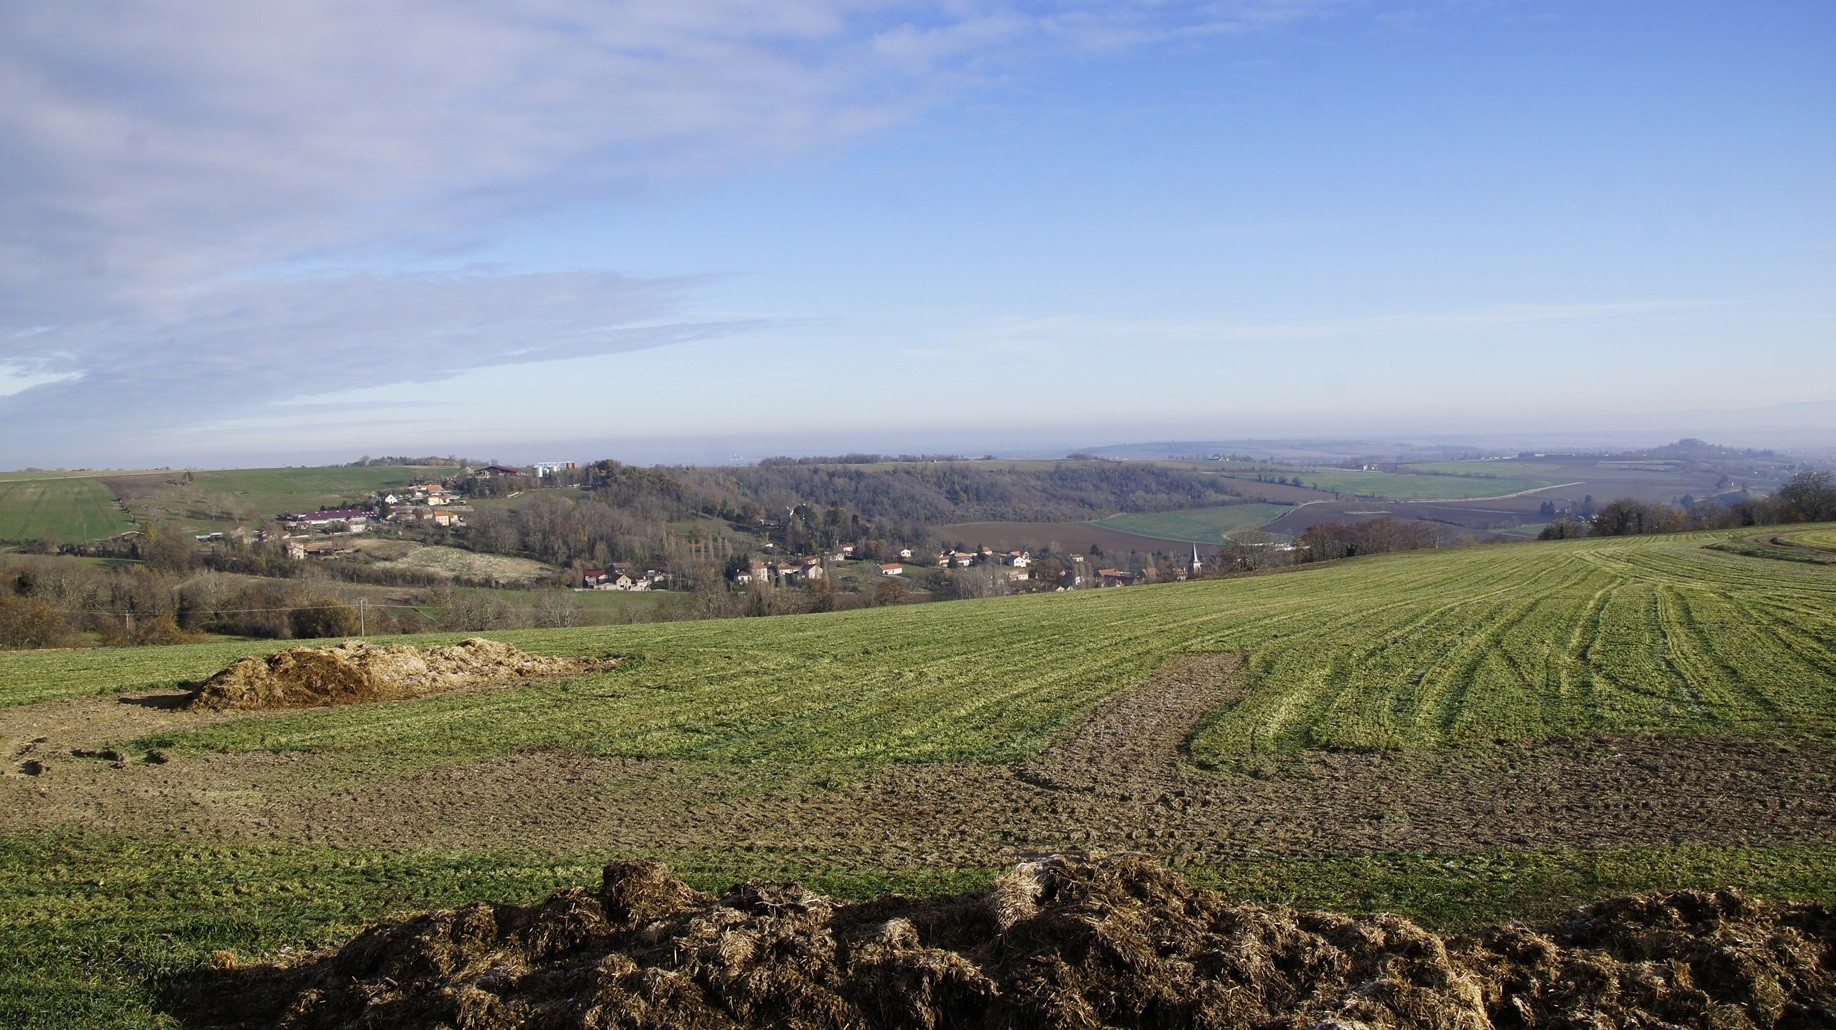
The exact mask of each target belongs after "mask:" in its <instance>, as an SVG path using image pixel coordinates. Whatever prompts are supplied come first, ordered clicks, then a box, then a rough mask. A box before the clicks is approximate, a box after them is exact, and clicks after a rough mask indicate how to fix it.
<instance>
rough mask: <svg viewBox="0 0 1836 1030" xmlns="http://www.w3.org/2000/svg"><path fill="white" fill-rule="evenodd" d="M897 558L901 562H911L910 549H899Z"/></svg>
mask: <svg viewBox="0 0 1836 1030" xmlns="http://www.w3.org/2000/svg"><path fill="white" fill-rule="evenodd" d="M899 558H900V560H902V561H911V560H912V549H911V548H909V547H901V548H899Z"/></svg>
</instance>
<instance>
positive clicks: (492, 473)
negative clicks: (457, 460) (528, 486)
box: [472, 464, 525, 479]
mask: <svg viewBox="0 0 1836 1030" xmlns="http://www.w3.org/2000/svg"><path fill="white" fill-rule="evenodd" d="M524 474H525V473H524V472H523V470H522V469H519V468H513V467H512V466H509V465H497V464H491V465H486V466H485V467H483V468H477V469H473V470H472V478H474V479H496V478H498V477H500V476H521V475H524Z"/></svg>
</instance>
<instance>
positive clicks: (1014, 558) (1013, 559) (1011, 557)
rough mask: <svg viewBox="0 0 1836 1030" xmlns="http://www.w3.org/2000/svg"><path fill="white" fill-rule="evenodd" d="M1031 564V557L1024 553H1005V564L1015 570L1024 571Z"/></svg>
mask: <svg viewBox="0 0 1836 1030" xmlns="http://www.w3.org/2000/svg"><path fill="white" fill-rule="evenodd" d="M1032 563H1033V556H1032V555H1031V554H1030V553H1028V552H1026V551H1009V552H1007V560H1006V562H1005V564H1008V565H1012V566H1013V567H1014V568H1016V569H1024V568H1026V567H1027V566H1028V565H1031V564H1032Z"/></svg>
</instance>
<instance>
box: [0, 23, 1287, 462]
mask: <svg viewBox="0 0 1836 1030" xmlns="http://www.w3.org/2000/svg"><path fill="white" fill-rule="evenodd" d="M1319 7H1320V5H1319V4H1316V3H1310V2H1300V0H1286V2H1283V0H1241V2H1235V3H1217V2H1202V0H1198V2H1190V0H1189V2H1139V0H1117V2H1110V3H1080V4H1073V5H1070V6H1065V5H1060V4H1044V3H1029V2H993V0H945V2H941V3H916V2H894V3H891V4H884V3H868V2H865V0H783V2H780V3H774V4H765V5H760V4H756V3H749V2H741V0H700V2H696V3H680V2H676V0H613V2H601V0H480V2H477V3H469V4H462V5H455V4H449V3H442V2H438V0H383V2H373V0H327V2H324V3H312V4H291V5H288V4H282V5H274V4H248V3H242V2H235V0H146V2H142V3H133V4H117V3H112V2H107V0H66V2H59V3H19V4H5V5H0V139H3V140H5V141H6V144H5V151H4V154H3V155H0V196H4V197H5V202H4V203H0V398H4V401H3V402H0V431H3V432H7V433H11V434H14V435H13V438H14V439H15V440H20V439H22V437H21V436H20V435H19V434H21V433H24V432H27V431H28V430H30V431H32V432H38V433H43V434H52V433H56V434H61V435H62V436H64V437H69V436H72V435H81V434H82V433H84V432H89V433H91V435H95V436H98V437H107V436H108V435H111V434H118V433H120V432H121V431H122V429H123V427H125V426H129V425H136V424H145V422H146V421H147V420H162V421H163V422H164V423H165V424H179V423H180V422H183V421H186V420H194V419H195V418H196V417H198V414H199V411H200V409H202V408H215V407H218V406H225V405H227V406H234V407H239V408H248V407H256V406H259V405H262V404H267V403H270V402H273V401H276V400H280V399H284V398H287V397H293V396H297V395H299V394H300V393H302V392H305V391H306V390H307V389H308V388H309V386H310V385H312V384H315V383H318V382H322V381H323V380H325V379H327V378H337V377H345V378H351V379H357V378H364V377H369V378H371V379H372V380H374V381H379V382H402V381H407V380H411V379H426V378H429V377H436V376H440V375H443V374H448V373H450V372H453V371H455V370H461V369H465V368H476V367H482V366H484V365H488V364H492V363H502V362H504V361H534V360H544V359H548V358H553V357H556V356H563V355H578V354H586V353H610V352H614V351H617V350H621V349H629V348H631V347H653V346H661V345H665V344H667V343H668V342H669V341H671V340H674V339H681V338H690V337H699V336H701V335H704V334H708V333H727V332H734V331H738V330H739V329H741V328H743V327H744V325H745V323H743V322H736V321H733V320H726V319H721V320H717V322H716V323H715V324H711V325H704V324H698V320H697V319H695V318H693V317H691V316H688V315H685V314H684V313H683V312H684V310H685V305H684V303H683V296H684V293H685V291H686V290H688V289H690V288H691V287H692V285H693V284H692V283H690V282H687V281H678V282H668V283H660V282H654V281H643V280H637V279H632V278H629V277H625V276H620V275H616V274H613V273H611V272H605V271H589V272H582V273H578V274H570V275H515V274H503V273H501V272H493V271H490V270H477V269H473V270H468V271H466V272H464V273H461V274H452V275H445V276H439V275H410V274H396V275H387V274H377V275H371V274H361V273H336V274H323V275H318V276H315V277H308V278H302V277H299V276H295V275H287V274H284V273H286V272H287V271H288V270H297V269H299V268H302V267H327V266H337V267H343V268H353V267H355V268H382V269H401V268H417V269H418V268H426V267H428V266H430V265H433V264H439V263H451V262H453V261H457V260H463V259H464V255H465V254H467V253H469V252H475V251H476V249H477V248H478V247H480V246H481V245H484V244H488V243H489V242H490V241H491V240H492V239H493V238H494V237H495V236H496V235H497V234H499V233H501V232H502V231H503V226H504V225H505V224H507V220H510V219H514V218H517V217H519V216H522V215H526V214H528V213H531V212H534V211H539V210H541V209H542V208H543V206H544V205H547V204H551V203H554V202H557V200H561V201H567V200H576V201H577V200H580V199H582V198H594V197H605V196H619V195H625V194H630V193H633V192H636V191H642V190H644V189H646V188H647V185H648V184H650V183H654V182H658V181H666V180H669V179H671V178H673V177H677V176H682V175H688V174H702V173H707V172H709V171H720V170H725V169H734V168H740V167H745V166H749V165H751V164H754V163H757V162H759V161H762V160H763V161H770V160H774V159H777V158H779V157H781V156H784V155H791V154H796V153H800V152H804V151H807V150H810V149H811V148H818V147H823V146H828V145H833V144H835V143H838V142H841V141H845V140H848V139H851V138H854V137H856V136H859V135H860V134H863V133H868V132H872V131H874V130H876V129H878V128H881V127H883V126H886V125H888V124H891V123H894V122H897V121H899V120H901V119H904V118H907V117H909V116H910V115H911V114H912V113H913V112H915V111H920V110H923V109H924V108H926V107H927V106H928V105H931V104H934V103H936V102H938V100H939V99H940V98H942V97H945V96H948V95H950V94H951V92H952V91H953V90H958V89H961V88H964V84H965V83H967V82H973V81H980V80H981V78H982V76H983V73H985V72H986V71H987V70H988V69H990V68H999V67H1002V66H1004V65H1005V64H1008V63H1011V62H1019V61H1025V60H1032V59H1038V58H1040V57H1042V56H1045V55H1050V54H1053V53H1061V52H1063V51H1065V50H1066V49H1084V50H1092V49H1102V48H1109V47H1116V46H1124V45H1135V44H1139V43H1142V42H1145V41H1155V40H1165V39H1170V38H1175V37H1177V36H1179V35H1182V34H1190V33H1204V32H1212V31H1221V30H1224V29H1228V28H1241V27H1245V26H1254V25H1257V24H1263V23H1266V22H1269V21H1272V20H1281V19H1285V18H1290V17H1294V16H1298V15H1302V14H1307V13H1311V12H1315V11H1317V10H1318V9H1319ZM46 420H51V422H52V423H53V426H52V427H47V426H46ZM135 420H141V422H139V423H137V422H136V421H135Z"/></svg>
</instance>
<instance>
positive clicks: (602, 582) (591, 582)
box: [580, 564, 669, 590]
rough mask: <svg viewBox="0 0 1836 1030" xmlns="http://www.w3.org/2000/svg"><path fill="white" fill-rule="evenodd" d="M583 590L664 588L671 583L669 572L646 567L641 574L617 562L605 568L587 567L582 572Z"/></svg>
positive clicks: (581, 586) (581, 587)
mask: <svg viewBox="0 0 1836 1030" xmlns="http://www.w3.org/2000/svg"><path fill="white" fill-rule="evenodd" d="M580 578H581V585H580V589H582V590H649V589H651V588H653V587H655V588H657V589H662V588H663V587H664V586H665V585H667V584H668V583H669V573H667V572H659V571H657V570H656V569H645V570H644V572H643V573H642V574H641V575H640V574H638V573H636V572H634V571H633V570H632V568H631V567H630V566H629V565H618V564H615V565H613V566H612V567H610V568H605V569H586V570H584V571H583V572H581V574H580Z"/></svg>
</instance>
